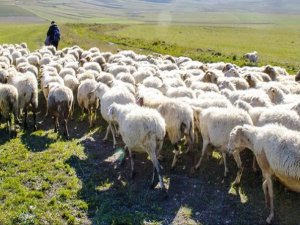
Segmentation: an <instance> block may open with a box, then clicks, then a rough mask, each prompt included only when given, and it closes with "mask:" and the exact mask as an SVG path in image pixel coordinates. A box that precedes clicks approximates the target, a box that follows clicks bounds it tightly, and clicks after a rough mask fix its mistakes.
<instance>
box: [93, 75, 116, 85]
mask: <svg viewBox="0 0 300 225" xmlns="http://www.w3.org/2000/svg"><path fill="white" fill-rule="evenodd" d="M114 80H115V77H114V76H113V75H112V74H111V73H107V72H101V73H100V74H99V75H98V76H97V77H96V81H97V82H101V83H104V84H106V85H107V86H109V87H110V86H111V85H112V83H113V82H114Z"/></svg>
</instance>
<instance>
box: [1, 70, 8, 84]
mask: <svg viewBox="0 0 300 225" xmlns="http://www.w3.org/2000/svg"><path fill="white" fill-rule="evenodd" d="M7 76H8V72H7V70H3V69H0V83H2V84H4V83H6V82H7Z"/></svg>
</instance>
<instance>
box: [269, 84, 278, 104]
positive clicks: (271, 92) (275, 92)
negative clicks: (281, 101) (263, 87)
mask: <svg viewBox="0 0 300 225" xmlns="http://www.w3.org/2000/svg"><path fill="white" fill-rule="evenodd" d="M267 95H268V96H269V98H270V99H271V102H274V101H275V98H276V96H277V95H278V90H277V89H276V88H274V87H271V88H269V89H268V90H267Z"/></svg>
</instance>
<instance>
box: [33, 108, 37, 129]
mask: <svg viewBox="0 0 300 225" xmlns="http://www.w3.org/2000/svg"><path fill="white" fill-rule="evenodd" d="M32 108H33V109H32V114H33V129H34V130H37V126H36V108H35V107H32Z"/></svg>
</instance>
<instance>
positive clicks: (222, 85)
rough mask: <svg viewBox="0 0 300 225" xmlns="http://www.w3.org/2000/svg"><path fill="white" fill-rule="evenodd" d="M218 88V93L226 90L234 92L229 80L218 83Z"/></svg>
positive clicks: (234, 89)
mask: <svg viewBox="0 0 300 225" xmlns="http://www.w3.org/2000/svg"><path fill="white" fill-rule="evenodd" d="M218 88H219V90H220V91H222V90H224V89H228V90H230V91H236V88H235V86H234V84H233V83H231V82H230V81H229V80H222V81H220V82H218Z"/></svg>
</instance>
